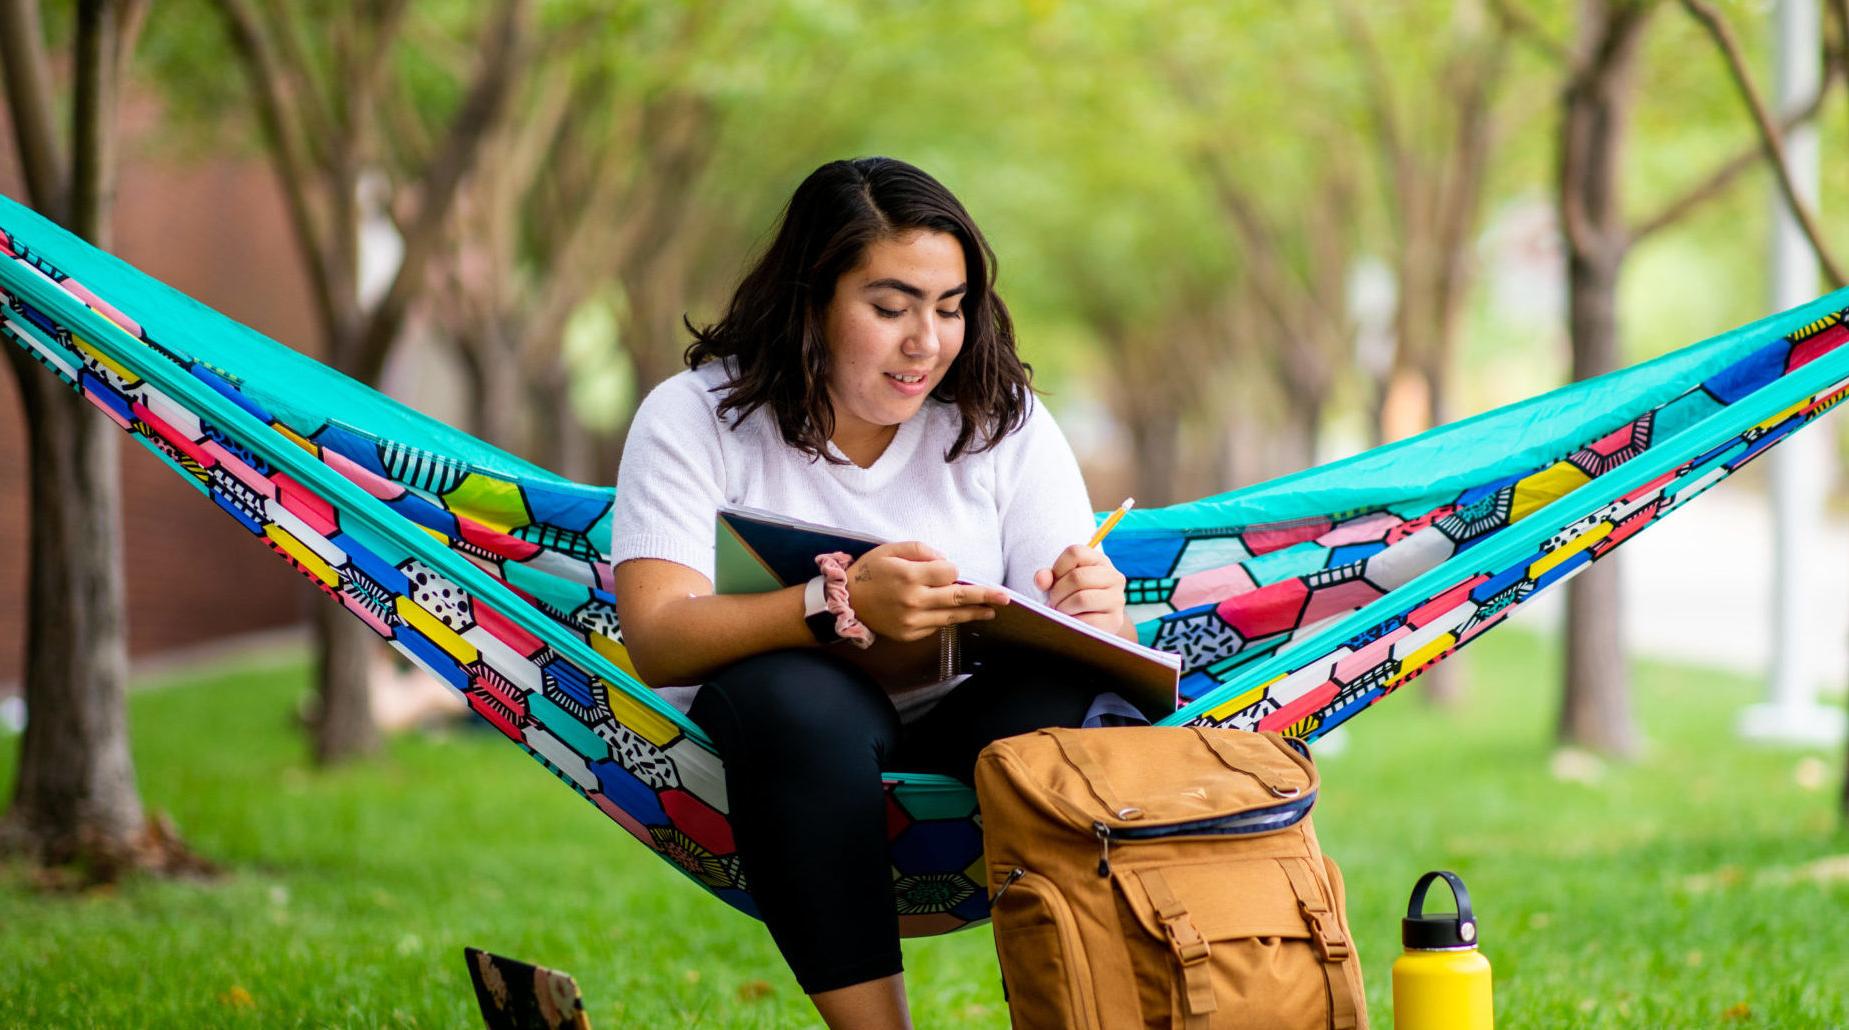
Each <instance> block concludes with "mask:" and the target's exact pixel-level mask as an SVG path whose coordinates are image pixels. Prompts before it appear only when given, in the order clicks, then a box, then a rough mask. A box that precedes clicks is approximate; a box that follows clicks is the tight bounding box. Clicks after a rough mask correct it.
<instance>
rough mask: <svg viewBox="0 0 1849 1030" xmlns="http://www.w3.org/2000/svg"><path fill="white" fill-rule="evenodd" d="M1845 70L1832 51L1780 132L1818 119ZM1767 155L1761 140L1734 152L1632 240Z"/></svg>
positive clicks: (1670, 221) (1666, 223)
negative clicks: (1807, 96)
mask: <svg viewBox="0 0 1849 1030" xmlns="http://www.w3.org/2000/svg"><path fill="white" fill-rule="evenodd" d="M1842 72H1843V65H1842V59H1841V56H1840V55H1837V54H1831V55H1830V56H1829V58H1828V60H1827V61H1826V63H1825V64H1824V67H1823V81H1822V82H1821V83H1819V84H1818V86H1817V92H1816V94H1815V95H1813V96H1812V97H1811V98H1810V101H1809V102H1808V103H1806V104H1805V105H1804V106H1803V107H1800V108H1798V109H1797V110H1795V111H1792V112H1790V113H1789V114H1787V115H1785V118H1784V121H1783V122H1782V123H1780V125H1779V131H1780V132H1781V133H1788V132H1791V131H1792V130H1793V129H1796V128H1798V127H1799V126H1802V125H1805V124H1806V123H1808V122H1810V121H1811V120H1812V119H1814V118H1816V117H1817V115H1818V113H1819V112H1821V111H1822V110H1823V105H1824V103H1825V102H1826V101H1828V100H1829V99H1830V90H1831V89H1832V88H1833V87H1834V85H1835V83H1836V80H1837V79H1838V78H1840V77H1841V75H1842ZM1764 156H1765V150H1764V144H1761V143H1754V144H1753V145H1751V146H1749V147H1747V148H1746V149H1744V150H1742V151H1740V152H1739V153H1738V154H1735V155H1734V156H1733V157H1731V158H1729V159H1728V160H1726V161H1725V162H1723V163H1722V164H1721V165H1720V166H1719V167H1717V168H1715V169H1714V171H1712V172H1710V173H1709V174H1708V177H1707V178H1705V179H1703V180H1702V181H1700V182H1698V183H1696V184H1695V185H1694V186H1692V187H1690V188H1689V189H1688V191H1687V192H1685V193H1683V194H1682V195H1681V196H1680V197H1677V198H1676V199H1675V200H1672V201H1670V202H1669V203H1667V204H1664V205H1663V206H1662V207H1661V208H1660V209H1658V211H1657V213H1656V214H1654V215H1651V216H1650V217H1649V218H1646V219H1643V220H1642V221H1640V222H1638V223H1637V225H1636V227H1635V228H1633V229H1631V231H1630V233H1629V235H1628V239H1629V242H1630V243H1632V244H1634V243H1637V242H1639V241H1641V240H1643V239H1644V238H1645V237H1647V236H1650V235H1652V234H1654V233H1656V232H1659V231H1661V230H1663V229H1667V228H1668V227H1670V226H1671V225H1674V224H1675V223H1677V222H1679V221H1681V220H1682V219H1683V218H1684V217H1686V216H1687V215H1688V214H1689V213H1690V212H1691V211H1693V210H1694V209H1695V208H1697V207H1700V206H1701V205H1702V204H1703V203H1705V202H1707V201H1708V200H1710V199H1712V198H1714V197H1716V196H1718V195H1720V193H1721V192H1722V191H1723V190H1725V189H1726V188H1727V187H1728V186H1730V185H1732V184H1733V181H1734V180H1735V179H1738V178H1739V177H1740V176H1741V175H1743V174H1745V173H1746V172H1747V171H1748V170H1749V169H1751V168H1753V167H1754V166H1756V165H1757V164H1758V163H1759V161H1760V159H1761V158H1762V157H1764ZM1627 245H1628V244H1627Z"/></svg>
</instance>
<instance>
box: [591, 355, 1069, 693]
mask: <svg viewBox="0 0 1849 1030" xmlns="http://www.w3.org/2000/svg"><path fill="white" fill-rule="evenodd" d="M728 378H729V377H728V375H727V371H726V366H725V365H723V364H722V363H721V362H718V361H709V362H707V363H706V364H704V365H702V366H700V367H699V368H696V369H688V370H687V371H684V372H681V373H679V374H678V375H675V376H673V377H671V378H669V379H667V380H666V381H664V382H662V383H661V384H660V385H658V386H656V387H655V388H654V389H653V390H651V391H650V392H649V394H648V396H647V397H646V398H644V399H643V401H642V404H641V406H640V407H639V408H638V409H637V410H636V415H635V418H634V420H633V421H632V422H631V424H630V429H629V437H628V440H627V442H626V443H625V445H624V448H623V459H622V464H621V467H620V468H619V469H618V472H617V480H616V508H615V511H614V514H613V521H614V523H615V530H614V534H613V539H612V542H611V549H610V562H611V564H612V565H616V564H619V563H621V562H624V561H627V560H629V559H632V558H661V559H666V560H668V561H672V562H677V563H679V564H682V565H685V566H687V567H688V568H691V569H693V570H695V571H697V572H699V573H700V574H701V575H703V576H705V577H706V578H707V580H708V581H709V582H710V581H711V580H712V578H713V563H714V549H713V525H714V519H715V517H716V516H717V513H718V509H719V507H720V506H721V505H742V506H746V507H752V508H762V509H765V510H768V511H774V512H777V513H779V514H782V515H787V516H790V517H792V518H796V519H801V520H804V521H808V522H817V523H821V524H823V525H831V526H839V527H841V528H843V529H849V530H853V531H855V532H859V533H866V534H869V535H872V536H877V537H880V538H882V539H885V540H922V541H924V542H925V543H927V544H930V545H931V546H932V547H935V548H937V549H938V550H939V551H941V552H942V553H943V554H944V555H945V556H946V557H948V558H949V559H950V560H951V562H953V563H954V564H955V565H956V567H957V571H958V574H959V575H961V576H962V577H964V578H966V579H972V580H980V581H984V582H990V583H1001V584H1003V585H1005V586H1007V587H1009V588H1011V589H1014V590H1017V591H1019V592H1021V593H1024V594H1027V595H1028V596H1031V597H1041V596H1044V595H1042V594H1041V593H1040V591H1039V589H1038V588H1037V587H1036V586H1035V585H1034V579H1033V577H1034V572H1035V570H1037V569H1042V568H1046V567H1048V566H1050V565H1052V564H1053V560H1054V558H1056V557H1058V555H1059V552H1060V551H1061V550H1063V549H1065V548H1066V547H1068V546H1070V545H1072V544H1075V543H1079V544H1082V543H1084V542H1085V541H1086V539H1087V538H1088V537H1089V536H1090V535H1091V532H1092V529H1093V528H1094V526H1095V525H1096V522H1095V520H1094V518H1093V515H1092V506H1091V499H1090V496H1089V495H1088V494H1087V493H1086V490H1085V481H1084V479H1083V477H1082V476H1081V475H1080V473H1079V465H1078V461H1077V459H1075V458H1074V457H1073V454H1072V448H1071V447H1070V446H1069V445H1068V444H1067V443H1066V438H1065V436H1064V434H1062V433H1061V432H1060V430H1059V426H1058V424H1057V423H1055V422H1054V421H1053V416H1052V415H1051V414H1050V413H1049V412H1048V411H1047V410H1046V408H1045V407H1043V406H1042V405H1041V404H1040V403H1039V402H1038V400H1037V399H1031V398H1030V412H1029V415H1028V418H1027V421H1026V423H1025V424H1024V425H1023V426H1022V427H1021V428H1020V429H1018V430H1017V431H1015V432H1014V433H1011V434H1009V435H1008V436H1006V437H1003V438H1002V441H1001V442H1000V443H999V444H997V445H996V446H995V447H993V448H990V449H989V450H986V451H980V452H976V453H967V452H966V453H964V454H963V455H961V456H959V457H958V458H957V460H955V461H945V460H944V455H945V453H946V452H947V451H949V449H950V446H951V444H952V443H954V442H955V440H956V436H957V432H958V430H959V429H960V428H961V421H960V419H961V415H960V413H959V412H958V410H957V408H956V406H955V405H952V404H945V403H943V402H941V401H936V400H931V399H927V400H926V401H925V403H924V406H923V407H922V408H920V409H919V411H918V413H917V414H916V415H913V416H912V417H911V418H910V419H907V420H906V421H905V422H903V423H901V424H900V426H899V430H898V432H897V434H895V435H894V436H893V439H892V442H891V443H890V444H888V445H887V447H886V450H885V452H884V453H882V454H881V455H880V456H879V459H878V460H877V461H875V462H874V463H873V464H872V465H871V466H870V467H868V468H861V467H859V466H858V465H854V464H852V463H851V462H849V463H845V464H835V463H831V462H826V461H822V460H820V459H817V458H813V457H811V456H810V455H807V454H804V453H802V452H801V451H798V450H796V449H795V448H793V447H791V446H790V445H789V444H788V443H786V442H784V439H783V436H782V434H781V433H779V431H778V429H777V424H776V420H775V419H774V418H773V417H772V415H771V412H770V410H769V409H768V408H767V407H760V408H759V409H757V410H756V411H754V412H752V413H751V414H750V416H748V417H746V418H745V419H743V420H742V421H737V415H736V413H731V414H730V415H728V416H727V417H726V418H725V419H722V418H721V417H720V415H719V413H718V406H719V402H720V400H721V399H722V398H723V397H724V392H723V389H722V388H723V386H724V384H725V383H726V382H727V380H728ZM828 450H829V453H830V454H831V455H833V456H835V457H836V458H843V457H844V455H842V454H841V452H840V451H839V450H838V449H837V448H835V446H834V445H833V444H832V443H831V444H829V446H828ZM957 682H959V681H958V680H950V681H946V682H945V683H942V684H936V685H933V686H932V687H926V688H919V689H917V690H914V691H908V692H907V693H906V694H905V695H904V697H903V698H895V703H898V704H899V708H900V715H901V717H902V718H906V719H907V721H909V720H910V719H911V718H916V716H917V715H919V714H922V713H923V711H924V709H925V708H926V707H928V705H929V703H930V702H931V701H934V700H935V699H936V698H937V697H939V696H941V695H942V694H943V693H945V692H947V691H948V690H949V689H950V688H951V687H953V686H955V684H956V683H957ZM696 689H698V688H675V687H669V688H663V689H662V690H661V694H662V696H663V698H664V699H666V700H668V701H669V702H670V703H672V704H674V705H675V706H676V707H677V708H680V709H681V710H682V711H685V710H686V709H687V706H688V705H691V704H692V700H693V691H694V690H696Z"/></svg>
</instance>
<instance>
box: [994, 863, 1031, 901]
mask: <svg viewBox="0 0 1849 1030" xmlns="http://www.w3.org/2000/svg"><path fill="white" fill-rule="evenodd" d="M1026 875H1027V870H1025V869H1022V868H1021V867H1020V866H1015V867H1014V870H1013V871H1012V872H1010V873H1009V874H1008V878H1007V879H1006V880H1003V881H1002V885H1001V887H999V888H997V890H996V891H995V896H994V897H992V898H990V899H989V907H990V908H994V907H995V903H996V902H998V901H1000V900H1002V895H1004V894H1006V893H1008V888H1010V887H1012V886H1014V881H1016V880H1018V879H1020V878H1021V877H1023V876H1026Z"/></svg>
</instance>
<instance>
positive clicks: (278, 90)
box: [216, 0, 342, 336]
mask: <svg viewBox="0 0 1849 1030" xmlns="http://www.w3.org/2000/svg"><path fill="white" fill-rule="evenodd" d="M216 2H217V4H218V9H219V12H220V13H221V14H222V15H223V16H224V18H225V27H226V28H227V29H228V30H229V31H230V34H231V43H232V47H233V49H235V50H236V51H237V54H238V58H239V60H240V61H241V62H242V64H243V65H244V72H245V78H246V79H247V80H248V81H249V82H250V85H251V91H252V92H253V93H255V94H256V108H257V121H258V123H259V124H260V125H261V126H262V128H263V134H264V136H265V137H266V138H267V139H268V140H269V143H270V147H269V150H270V161H271V164H273V165H274V166H275V168H276V177H277V178H279V179H281V180H282V185H283V196H284V199H286V200H287V201H288V205H287V206H288V210H289V220H290V222H291V223H292V224H293V225H294V227H295V240H296V244H297V245H298V246H299V247H300V248H301V251H302V262H303V264H305V265H306V266H307V267H308V277H309V284H310V287H311V289H312V290H313V294H314V299H315V313H316V314H317V315H319V316H320V318H321V322H322V330H323V333H324V335H327V336H332V335H334V334H335V333H337V332H339V331H340V330H341V328H342V326H341V314H340V308H339V305H338V302H337V301H336V299H335V292H334V291H335V288H336V286H335V278H336V274H335V271H334V269H333V268H331V267H329V264H328V262H329V256H328V251H327V231H326V227H325V226H324V225H322V224H321V222H322V219H321V218H320V217H319V216H318V211H317V207H316V203H315V198H314V196H313V195H312V194H311V192H310V183H309V180H308V174H309V167H308V161H307V158H306V157H305V156H304V154H303V147H302V141H301V139H300V137H299V136H298V135H297V128H296V125H295V123H294V122H293V121H292V120H291V119H290V118H289V112H288V109H287V107H286V106H285V103H284V92H285V89H286V86H285V84H284V81H283V74H282V72H281V70H280V69H279V67H278V65H277V61H276V57H275V54H274V52H273V51H272V50H271V48H270V43H269V40H268V38H267V37H266V36H265V34H264V31H263V28H262V26H261V25H260V24H259V23H258V21H257V16H256V14H255V13H254V12H253V11H252V10H251V8H250V5H249V3H248V2H246V0H216Z"/></svg>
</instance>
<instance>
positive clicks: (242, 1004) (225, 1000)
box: [218, 984, 257, 1009]
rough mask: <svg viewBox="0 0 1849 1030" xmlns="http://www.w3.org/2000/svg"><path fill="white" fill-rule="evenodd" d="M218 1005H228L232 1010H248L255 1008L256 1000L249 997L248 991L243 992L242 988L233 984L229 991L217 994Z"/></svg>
mask: <svg viewBox="0 0 1849 1030" xmlns="http://www.w3.org/2000/svg"><path fill="white" fill-rule="evenodd" d="M218 1003H219V1004H220V1005H228V1006H230V1007H231V1008H234V1009H249V1008H256V1007H257V999H255V998H253V997H251V996H250V992H249V991H247V990H245V989H244V988H242V987H239V986H237V985H236V984H233V985H232V986H231V989H230V990H228V991H220V992H218Z"/></svg>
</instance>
